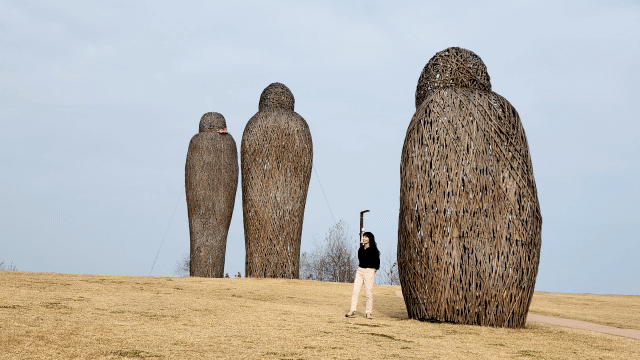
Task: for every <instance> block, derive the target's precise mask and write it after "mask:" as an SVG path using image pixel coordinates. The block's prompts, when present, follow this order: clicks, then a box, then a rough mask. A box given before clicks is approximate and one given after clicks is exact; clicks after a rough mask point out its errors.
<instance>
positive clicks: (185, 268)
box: [175, 254, 191, 276]
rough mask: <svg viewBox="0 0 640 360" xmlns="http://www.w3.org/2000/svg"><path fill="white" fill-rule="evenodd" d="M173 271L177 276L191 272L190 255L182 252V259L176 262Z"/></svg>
mask: <svg viewBox="0 0 640 360" xmlns="http://www.w3.org/2000/svg"><path fill="white" fill-rule="evenodd" d="M175 272H176V274H178V275H179V276H189V273H190V272H191V257H190V256H189V255H188V254H182V260H180V261H177V262H176V270H175Z"/></svg>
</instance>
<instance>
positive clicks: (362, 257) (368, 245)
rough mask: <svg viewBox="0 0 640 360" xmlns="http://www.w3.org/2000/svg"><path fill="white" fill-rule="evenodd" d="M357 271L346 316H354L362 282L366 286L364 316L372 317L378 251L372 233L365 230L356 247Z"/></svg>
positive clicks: (378, 258) (378, 259) (378, 266)
mask: <svg viewBox="0 0 640 360" xmlns="http://www.w3.org/2000/svg"><path fill="white" fill-rule="evenodd" d="M358 262H359V265H358V272H357V273H356V279H355V281H354V282H353V294H352V295H351V310H350V311H349V312H348V313H347V315H346V317H349V318H354V317H356V307H357V306H358V296H360V289H362V284H363V283H364V286H366V288H367V308H366V309H365V317H366V318H367V319H372V318H373V316H372V313H373V283H374V282H375V279H376V272H377V271H378V269H380V251H379V250H378V246H377V245H376V239H375V237H374V236H373V234H372V233H370V232H366V233H364V234H362V242H361V245H360V249H358Z"/></svg>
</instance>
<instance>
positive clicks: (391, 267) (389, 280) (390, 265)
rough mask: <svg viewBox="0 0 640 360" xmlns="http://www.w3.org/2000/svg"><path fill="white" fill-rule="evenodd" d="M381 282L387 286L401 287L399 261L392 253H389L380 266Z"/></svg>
mask: <svg viewBox="0 0 640 360" xmlns="http://www.w3.org/2000/svg"><path fill="white" fill-rule="evenodd" d="M380 272H381V275H382V277H381V279H380V280H381V282H382V283H383V284H387V285H400V276H399V275H398V261H397V260H396V259H394V258H393V256H392V255H391V253H387V255H386V256H385V258H384V261H383V263H382V266H380Z"/></svg>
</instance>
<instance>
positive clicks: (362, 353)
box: [0, 272, 640, 359]
mask: <svg viewBox="0 0 640 360" xmlns="http://www.w3.org/2000/svg"><path fill="white" fill-rule="evenodd" d="M351 290H352V285H351V284H337V283H318V282H312V281H301V280H278V279H204V278H151V277H112V276H93V275H92V276H88V275H63V274H39V273H18V272H0V349H2V350H1V351H0V358H2V359H15V358H19V359H20V358H29V359H51V358H61V359H73V358H81V359H123V358H149V359H154V358H158V359H161V358H165V359H190V358H267V359H309V358H311V359H320V358H339V359H342V358H344V359H364V358H419V359H424V358H438V359H467V358H476V359H495V358H509V359H511V358H514V359H517V358H523V359H525V358H540V359H566V358H600V359H631V358H640V346H639V345H640V342H639V341H638V340H635V339H630V338H624V337H618V336H613V335H606V334H600V333H595V332H590V331H585V330H576V329H568V328H563V327H554V326H547V325H540V324H531V325H528V326H527V328H526V329H521V330H512V329H502V328H486V327H477V326H463V325H449V324H432V323H421V322H418V321H415V320H408V319H407V316H406V311H405V307H404V302H403V300H402V299H400V298H398V297H397V296H396V295H395V292H396V291H398V290H399V287H398V286H377V287H376V288H375V305H374V319H373V320H366V319H364V318H363V317H361V316H359V317H358V318H356V319H347V318H345V317H344V314H345V313H346V311H347V310H348V306H349V301H350V293H351ZM363 293H364V291H363ZM538 295H539V294H536V296H534V304H535V306H537V307H541V306H542V305H541V302H539V301H538V299H537V296H538ZM545 296H546V295H545ZM554 296H558V297H560V298H562V297H564V296H565V295H554ZM633 298H635V300H634V303H633V304H632V305H634V306H637V304H638V297H633ZM607 299H608V298H607ZM361 300H362V304H361V305H360V309H363V308H364V296H362V297H361ZM545 301H548V300H545ZM560 303H561V302H560ZM558 304H559V302H556V303H554V307H553V309H555V310H554V311H560V309H564V308H565V307H567V308H568V309H571V308H572V306H571V305H570V304H568V305H564V304H560V305H558ZM609 304H610V302H608V301H606V302H605V303H599V304H598V306H599V307H601V308H604V307H608V306H609ZM574 306H577V305H574ZM612 308H614V309H616V310H615V311H618V310H617V309H619V307H618V305H617V304H615V303H614V306H613V307H612ZM577 312H578V313H579V311H577ZM359 315H360V314H359ZM605 315H606V314H605V313H604V312H603V313H602V316H603V317H602V319H604V320H606V317H605ZM620 318H621V319H623V318H622V317H620ZM616 321H617V320H616ZM635 323H637V322H635ZM622 325H625V327H629V326H630V325H631V324H627V323H626V322H624V321H622Z"/></svg>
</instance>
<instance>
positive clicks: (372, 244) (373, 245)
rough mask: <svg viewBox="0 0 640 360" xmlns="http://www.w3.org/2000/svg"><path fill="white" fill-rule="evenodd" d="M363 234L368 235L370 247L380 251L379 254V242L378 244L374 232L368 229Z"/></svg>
mask: <svg viewBox="0 0 640 360" xmlns="http://www.w3.org/2000/svg"><path fill="white" fill-rule="evenodd" d="M362 236H363V237H364V236H366V237H368V238H369V247H370V248H372V249H374V250H375V251H376V252H377V253H378V255H380V250H378V244H376V238H375V236H373V233H370V232H369V231H367V232H366V233H364V234H362Z"/></svg>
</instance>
